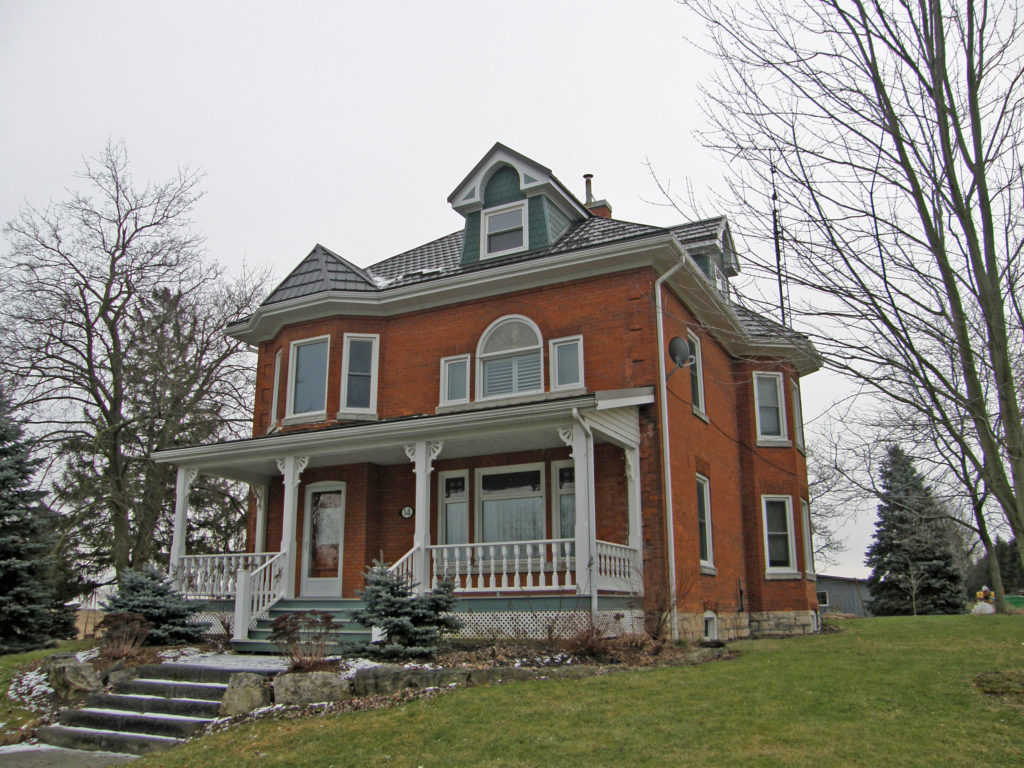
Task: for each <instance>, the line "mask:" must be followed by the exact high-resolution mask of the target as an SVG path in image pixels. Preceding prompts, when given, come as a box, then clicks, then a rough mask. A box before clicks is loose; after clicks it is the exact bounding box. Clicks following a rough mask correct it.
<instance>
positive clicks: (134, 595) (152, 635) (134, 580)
mask: <svg viewBox="0 0 1024 768" xmlns="http://www.w3.org/2000/svg"><path fill="white" fill-rule="evenodd" d="M198 605H199V603H198V602H196V601H193V600H186V599H185V598H184V597H182V596H181V595H180V594H178V593H177V592H175V591H174V589H173V588H172V587H171V584H170V580H169V579H167V578H166V577H165V576H164V575H163V574H162V573H160V572H159V571H157V570H156V569H155V568H152V567H146V568H145V569H144V570H142V571H126V572H125V573H124V574H122V576H121V584H120V586H119V587H118V590H117V594H116V595H115V596H114V597H112V598H111V599H110V600H108V601H107V602H106V603H104V604H103V606H102V608H103V610H104V611H106V612H108V613H137V614H139V615H141V616H142V617H143V618H144V619H145V620H146V621H148V622H149V623H150V624H152V625H153V627H152V629H150V631H149V635H148V636H147V637H146V645H185V644H187V643H198V642H201V641H202V639H203V632H205V631H206V625H205V624H192V623H190V622H189V617H190V616H191V615H192V614H193V613H195V611H196V608H197V607H198Z"/></svg>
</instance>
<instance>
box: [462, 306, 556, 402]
mask: <svg viewBox="0 0 1024 768" xmlns="http://www.w3.org/2000/svg"><path fill="white" fill-rule="evenodd" d="M543 368H544V364H543V353H542V350H541V336H540V330H539V329H538V328H537V326H536V325H534V324H533V322H532V321H530V320H528V319H527V318H525V317H522V316H520V315H510V316H508V317H503V318H501V319H500V320H496V321H495V322H494V323H492V324H491V325H490V327H489V328H488V329H487V330H486V331H484V334H483V336H481V337H480V344H479V346H478V347H477V377H476V390H477V399H478V400H479V399H483V398H492V397H506V396H509V395H515V394H523V393H527V392H540V391H542V390H543V388H544V376H543Z"/></svg>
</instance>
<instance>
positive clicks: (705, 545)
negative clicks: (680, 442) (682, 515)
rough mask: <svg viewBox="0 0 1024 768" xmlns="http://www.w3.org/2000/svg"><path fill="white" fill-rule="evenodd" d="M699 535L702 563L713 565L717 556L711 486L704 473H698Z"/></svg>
mask: <svg viewBox="0 0 1024 768" xmlns="http://www.w3.org/2000/svg"><path fill="white" fill-rule="evenodd" d="M697 537H698V539H699V542H698V546H699V549H700V564H701V565H703V566H705V567H707V566H712V567H713V566H714V564H715V562H714V561H715V556H714V550H713V549H712V545H711V487H710V483H709V482H708V479H707V478H706V477H704V475H697Z"/></svg>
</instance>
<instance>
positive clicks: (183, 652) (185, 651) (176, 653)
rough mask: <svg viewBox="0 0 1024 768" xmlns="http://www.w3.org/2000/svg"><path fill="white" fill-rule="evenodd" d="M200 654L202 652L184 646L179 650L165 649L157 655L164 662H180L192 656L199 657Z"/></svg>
mask: <svg viewBox="0 0 1024 768" xmlns="http://www.w3.org/2000/svg"><path fill="white" fill-rule="evenodd" d="M202 654H203V652H202V651H200V650H199V649H198V648H193V647H192V646H190V645H186V646H182V647H181V648H167V649H166V650H163V651H160V653H159V654H158V655H159V656H160V658H161V659H163V660H164V661H181V660H183V659H191V658H192V657H193V656H200V655H202Z"/></svg>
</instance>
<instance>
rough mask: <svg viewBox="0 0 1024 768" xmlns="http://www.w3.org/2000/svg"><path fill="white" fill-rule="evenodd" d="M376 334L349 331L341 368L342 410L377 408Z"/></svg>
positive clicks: (369, 411) (375, 409) (359, 410)
mask: <svg viewBox="0 0 1024 768" xmlns="http://www.w3.org/2000/svg"><path fill="white" fill-rule="evenodd" d="M379 339H380V337H379V336H377V335H376V334H355V333H346V334H345V351H344V356H343V358H342V361H343V362H342V366H343V369H342V372H341V410H342V411H343V412H344V411H356V412H365V413H376V411H377V345H378V343H379Z"/></svg>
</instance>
